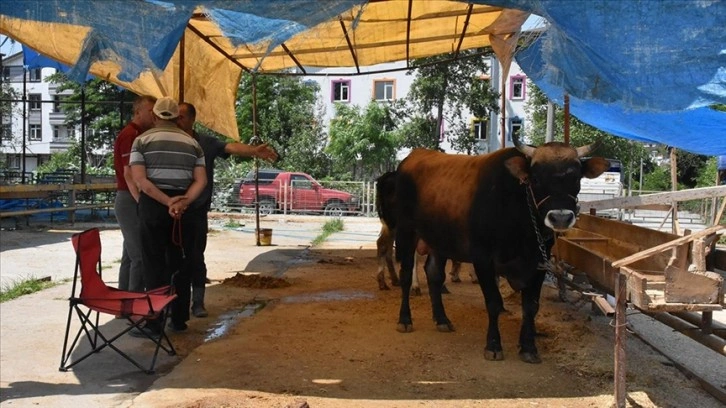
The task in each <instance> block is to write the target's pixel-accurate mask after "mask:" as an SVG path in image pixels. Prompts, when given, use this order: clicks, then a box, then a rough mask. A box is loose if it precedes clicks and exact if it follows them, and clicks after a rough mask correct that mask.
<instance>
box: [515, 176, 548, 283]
mask: <svg viewBox="0 0 726 408" xmlns="http://www.w3.org/2000/svg"><path fill="white" fill-rule="evenodd" d="M522 184H524V187H525V189H526V190H527V191H526V192H525V195H526V196H527V207H529V218H530V219H531V220H532V226H533V227H534V233H535V234H536V235H537V244H538V245H539V252H540V255H542V261H541V262H539V263H538V264H537V269H539V270H541V271H546V272H547V273H548V274H550V275H552V272H553V271H554V269H555V268H554V265H553V264H552V262H551V261H550V260H549V258H548V257H547V249H545V243H544V238H542V234H541V233H540V231H539V225H538V223H537V207H538V205H537V202H536V201H535V199H534V191H532V185H531V184H530V183H529V180H525V181H523V182H522ZM547 198H549V196H548V197H546V198H545V199H544V200H546V199H547ZM544 200H542V201H544ZM540 203H541V202H540ZM551 277H553V276H551Z"/></svg>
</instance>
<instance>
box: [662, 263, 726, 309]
mask: <svg viewBox="0 0 726 408" xmlns="http://www.w3.org/2000/svg"><path fill="white" fill-rule="evenodd" d="M665 277H666V285H665V301H666V303H687V304H691V303H706V304H708V303H718V302H720V301H721V299H722V298H723V295H722V293H723V292H722V290H723V278H721V276H720V275H718V274H715V273H713V272H688V271H687V270H684V269H681V268H677V267H675V266H669V267H667V268H666V269H665Z"/></svg>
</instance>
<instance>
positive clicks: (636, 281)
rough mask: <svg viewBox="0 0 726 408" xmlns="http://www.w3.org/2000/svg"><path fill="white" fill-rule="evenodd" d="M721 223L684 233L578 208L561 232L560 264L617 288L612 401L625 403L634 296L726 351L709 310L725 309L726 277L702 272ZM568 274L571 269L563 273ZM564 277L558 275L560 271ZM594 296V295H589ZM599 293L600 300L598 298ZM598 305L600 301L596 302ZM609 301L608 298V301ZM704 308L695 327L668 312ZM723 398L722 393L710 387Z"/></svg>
mask: <svg viewBox="0 0 726 408" xmlns="http://www.w3.org/2000/svg"><path fill="white" fill-rule="evenodd" d="M722 229H726V225H716V226H713V227H710V228H707V229H705V230H703V231H699V232H697V233H694V234H690V235H686V236H683V237H681V236H678V235H674V234H669V233H665V232H660V231H655V230H650V229H647V228H642V227H638V226H635V225H631V224H627V223H624V222H620V221H614V220H609V219H605V218H600V217H596V216H594V215H584V214H581V215H580V216H579V218H578V221H577V223H576V224H575V227H574V228H572V229H570V230H568V231H567V232H566V233H565V234H564V235H562V236H560V237H558V239H557V241H556V243H555V247H554V248H553V249H552V253H553V255H554V256H555V257H556V258H557V260H558V265H560V266H561V265H562V263H564V264H568V265H569V266H565V267H564V268H563V267H559V268H557V269H559V270H564V269H568V268H569V270H570V271H574V273H583V274H586V275H587V277H588V278H589V280H590V282H591V283H592V284H593V286H598V287H599V288H600V289H603V290H605V291H606V292H608V293H611V294H614V295H615V307H614V314H615V322H614V326H615V347H614V351H613V357H614V363H615V364H614V373H613V376H614V379H615V405H616V406H618V407H625V405H626V404H625V401H626V392H625V378H626V373H625V365H626V364H625V360H626V359H625V336H626V325H627V321H626V306H627V302H628V301H629V302H631V303H632V304H633V305H634V306H636V307H637V308H639V309H641V310H643V311H644V312H646V313H650V314H651V315H653V317H655V318H656V319H658V320H660V321H661V322H663V323H665V324H667V325H669V326H671V327H674V328H677V330H679V331H681V332H682V333H683V334H685V335H687V336H689V337H691V338H693V339H694V340H696V341H698V342H700V343H702V344H704V345H706V346H707V347H710V348H711V349H713V350H715V351H717V352H720V353H721V354H723V355H726V339H724V338H723V337H719V336H714V335H713V334H712V332H713V331H712V327H711V325H712V314H713V311H716V310H722V309H723V308H724V305H726V299H724V284H723V282H724V278H723V277H722V276H721V275H720V274H718V273H715V272H708V271H706V259H705V253H706V251H705V248H706V247H707V246H708V245H707V243H706V240H710V239H712V238H715V237H716V236H715V235H714V234H715V233H716V232H718V231H720V230H722ZM567 274H569V273H567ZM561 277H563V276H561ZM594 300H598V299H594ZM599 300H602V299H601V298H600V299H599ZM596 304H597V303H596ZM608 306H609V305H608ZM690 312H701V313H700V314H701V323H700V324H696V325H700V328H701V330H700V331H694V330H691V329H690V327H694V326H687V324H682V323H680V320H678V319H675V320H676V321H674V319H673V318H672V317H671V316H672V315H673V314H678V315H679V316H680V315H682V314H683V313H688V314H690ZM714 396H716V397H717V398H719V399H720V400H721V401H726V394H725V393H722V392H717V393H714Z"/></svg>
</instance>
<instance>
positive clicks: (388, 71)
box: [306, 57, 527, 156]
mask: <svg viewBox="0 0 726 408" xmlns="http://www.w3.org/2000/svg"><path fill="white" fill-rule="evenodd" d="M489 66H490V69H489V75H490V82H491V83H492V84H494V85H493V86H497V85H498V84H501V69H500V66H499V62H498V61H497V60H496V58H494V57H492V58H491V59H490V62H489ZM405 67H406V63H405V62H403V61H401V62H394V63H387V64H379V65H376V66H372V67H366V69H365V70H366V71H367V72H378V73H371V74H363V75H354V74H355V73H356V70H355V68H347V69H346V68H319V69H308V70H307V72H309V73H315V74H316V75H315V76H309V77H306V80H308V81H314V82H316V83H317V84H318V86H319V87H320V90H321V92H320V94H321V96H320V97H321V98H322V102H323V105H324V107H325V111H324V122H325V123H326V124H329V123H330V120H331V119H332V118H333V116H334V115H335V104H336V103H349V104H353V105H358V106H360V107H364V106H366V105H368V103H370V101H381V102H383V101H390V100H395V99H399V98H404V97H406V95H407V94H408V92H409V90H410V89H411V85H412V83H413V81H414V79H415V77H414V76H413V75H406V70H405ZM328 73H329V74H328ZM346 73H350V75H346ZM507 76H508V78H507V80H506V82H505V88H506V97H505V101H506V103H505V105H506V106H505V109H503V110H504V113H505V124H506V129H505V145H506V146H511V145H512V132H515V133H516V132H518V133H519V134H521V132H523V129H524V127H525V125H526V118H525V111H524V105H525V103H526V101H527V77H526V75H525V74H524V72H522V70H521V68H520V67H519V66H518V65H516V63H513V64H512V67H511V68H510V70H509V74H508V75H507ZM497 91H499V92H501V89H500V88H499V87H497ZM464 115H468V118H466V119H468V121H469V123H470V126H471V131H472V133H473V134H475V135H476V137H477V139H478V142H477V145H478V153H480V154H481V153H487V152H492V151H495V150H497V149H499V148H500V147H501V132H500V128H501V119H500V115H497V114H492V115H491V117H489V118H477V117H474V116H473V115H471V114H470V113H468V112H465V113H464ZM443 128H444V129H446V128H447V123H444V124H443ZM441 148H442V149H444V150H445V151H447V152H453V149H452V148H451V143H450V142H449V141H448V140H447V139H446V138H445V137H444V138H442V140H441ZM406 153H407V152H402V155H403V156H405V154H406Z"/></svg>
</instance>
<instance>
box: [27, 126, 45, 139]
mask: <svg viewBox="0 0 726 408" xmlns="http://www.w3.org/2000/svg"><path fill="white" fill-rule="evenodd" d="M28 139H29V140H36V141H39V140H43V130H42V128H41V127H40V125H30V133H29V135H28Z"/></svg>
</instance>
